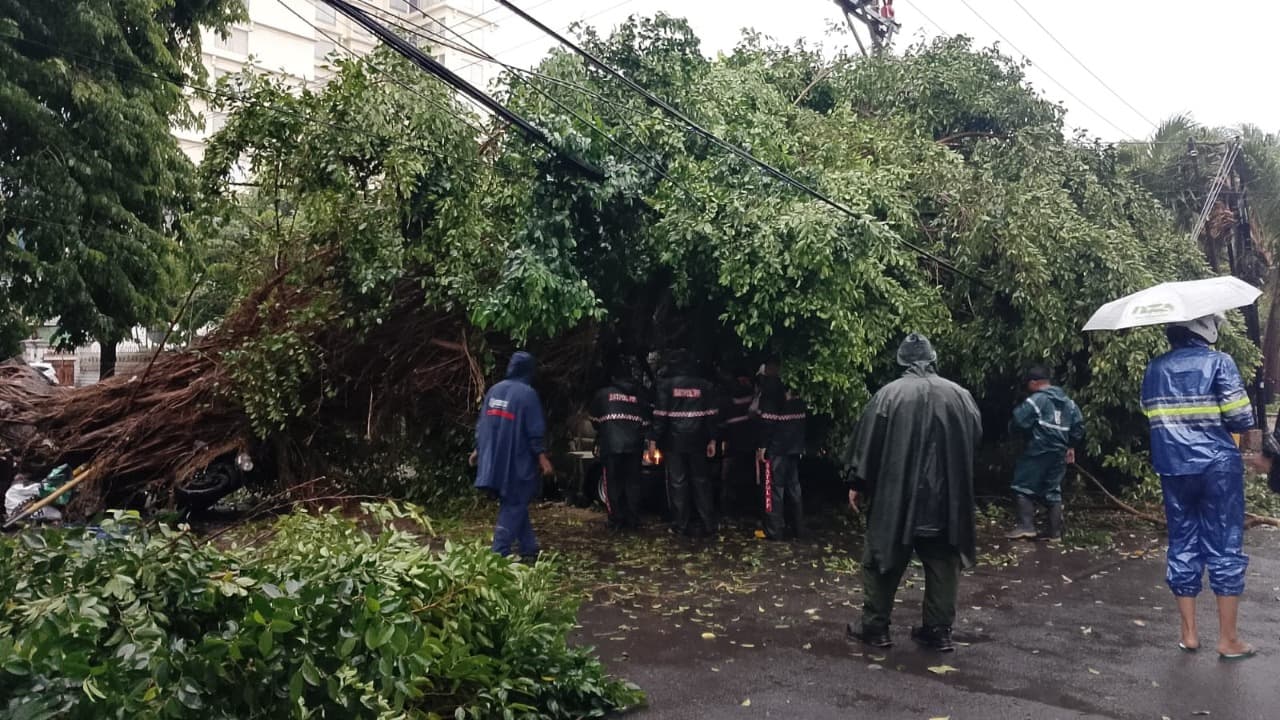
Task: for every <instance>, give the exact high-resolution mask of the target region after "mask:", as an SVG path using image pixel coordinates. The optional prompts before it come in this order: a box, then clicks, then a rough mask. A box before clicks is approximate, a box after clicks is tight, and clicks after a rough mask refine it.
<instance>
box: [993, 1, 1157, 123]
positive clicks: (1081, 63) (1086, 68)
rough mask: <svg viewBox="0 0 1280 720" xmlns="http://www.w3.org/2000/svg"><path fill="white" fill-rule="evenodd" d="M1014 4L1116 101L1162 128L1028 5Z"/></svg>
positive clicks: (1018, 2)
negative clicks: (1092, 68)
mask: <svg viewBox="0 0 1280 720" xmlns="http://www.w3.org/2000/svg"><path fill="white" fill-rule="evenodd" d="M1013 4H1015V5H1017V6H1018V7H1019V8H1020V9H1021V10H1022V12H1024V13H1026V15H1027V17H1029V18H1031V21H1032V22H1034V23H1035V24H1036V25H1037V26H1039V27H1040V29H1041V30H1043V31H1044V34H1045V35H1048V36H1049V39H1051V40H1053V41H1054V42H1055V43H1057V44H1058V47H1060V48H1062V51H1063V52H1065V53H1066V54H1067V56H1068V57H1070V58H1071V59H1072V60H1075V61H1076V64H1077V65H1079V66H1080V67H1082V68H1084V71H1085V72H1087V73H1089V74H1090V75H1092V76H1093V79H1094V80H1097V81H1098V84H1099V85H1101V86H1102V87H1104V88H1106V89H1107V92H1109V93H1111V94H1112V95H1114V96H1115V97H1116V99H1117V100H1119V101H1120V102H1122V103H1124V105H1125V107H1127V108H1129V109H1130V110H1132V111H1133V113H1134V114H1135V115H1137V116H1138V117H1140V118H1142V119H1143V120H1145V121H1146V122H1147V124H1148V125H1150V126H1151V127H1153V128H1159V127H1160V125H1159V123H1157V122H1155V121H1154V120H1152V119H1151V118H1149V117H1147V116H1146V115H1144V114H1142V111H1141V110H1139V109H1138V108H1136V107H1134V106H1133V103H1131V102H1129V101H1128V100H1127V99H1125V97H1124V96H1123V95H1121V94H1120V93H1118V92H1116V91H1115V89H1114V88H1112V87H1111V86H1110V85H1108V84H1107V81H1106V80H1103V79H1102V78H1100V77H1098V73H1096V72H1094V71H1093V70H1091V69H1090V68H1089V66H1088V65H1085V64H1084V61H1083V60H1081V59H1080V58H1078V57H1076V54H1075V53H1073V52H1071V50H1070V49H1069V48H1068V47H1067V46H1066V45H1064V44H1062V41H1061V40H1059V39H1058V36H1056V35H1054V34H1053V32H1051V31H1050V30H1049V28H1047V27H1045V26H1044V23H1042V22H1040V20H1039V19H1038V18H1037V17H1036V16H1035V15H1032V14H1031V11H1030V10H1028V9H1027V6H1026V5H1023V4H1022V1H1021V0H1013Z"/></svg>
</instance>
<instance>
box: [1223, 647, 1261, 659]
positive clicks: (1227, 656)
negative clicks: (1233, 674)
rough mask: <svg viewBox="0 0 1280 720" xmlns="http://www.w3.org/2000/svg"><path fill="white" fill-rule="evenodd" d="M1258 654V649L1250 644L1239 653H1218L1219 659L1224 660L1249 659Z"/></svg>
mask: <svg viewBox="0 0 1280 720" xmlns="http://www.w3.org/2000/svg"><path fill="white" fill-rule="evenodd" d="M1257 654H1258V651H1257V650H1256V649H1255V648H1253V647H1252V646H1250V647H1249V648H1248V649H1247V650H1245V651H1244V652H1238V653H1218V660H1220V661H1222V662H1235V661H1237V660H1248V659H1249V658H1251V657H1254V656H1255V655H1257Z"/></svg>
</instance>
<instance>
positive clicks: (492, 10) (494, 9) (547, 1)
mask: <svg viewBox="0 0 1280 720" xmlns="http://www.w3.org/2000/svg"><path fill="white" fill-rule="evenodd" d="M553 1H554V0H542V2H539V3H537V4H535V5H534V6H533V7H531V8H529V9H530V10H536V9H538V8H540V7H542V6H543V5H548V4H550V3H551V2H553ZM316 2H323V0H316ZM416 9H417V10H418V12H420V13H422V16H423V17H428V18H431V19H432V20H435V21H436V22H440V21H439V20H436V18H434V17H432V16H431V15H428V14H427V13H426V11H424V10H422V9H421V8H416ZM499 10H507V9H506V8H504V7H502V6H501V5H494V6H493V7H491V8H489V9H488V10H485V11H484V12H482V13H479V14H477V15H472V16H471V19H472V20H480V19H482V18H484V17H485V16H487V15H491V14H493V13H495V12H498V11H499ZM507 12H508V13H510V12H511V11H510V10H507ZM463 22H466V21H463ZM440 24H441V25H443V24H444V23H440ZM461 24H462V22H459V23H458V25H461ZM488 24H490V25H495V24H496V23H494V22H493V21H489V23H488ZM483 29H484V26H483V25H482V26H480V27H475V28H471V29H470V30H467V31H465V32H463V33H462V34H463V35H470V34H472V33H476V32H479V31H481V30H483Z"/></svg>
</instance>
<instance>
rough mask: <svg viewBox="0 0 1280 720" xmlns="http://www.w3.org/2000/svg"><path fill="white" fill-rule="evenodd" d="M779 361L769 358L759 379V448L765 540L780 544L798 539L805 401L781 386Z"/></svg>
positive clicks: (801, 513)
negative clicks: (786, 540)
mask: <svg viewBox="0 0 1280 720" xmlns="http://www.w3.org/2000/svg"><path fill="white" fill-rule="evenodd" d="M781 370H782V364H781V361H780V360H779V359H778V358H777V357H771V358H769V360H768V361H766V362H765V366H764V374H763V375H762V376H761V378H760V406H759V409H760V448H759V450H758V455H759V459H760V461H761V462H762V463H764V469H765V479H764V511H765V528H764V532H765V536H766V537H768V538H769V539H770V540H782V539H785V538H788V537H792V538H798V537H800V535H801V521H802V520H803V518H804V505H803V502H802V499H801V492H800V457H801V456H802V455H803V454H804V448H805V444H804V443H805V438H804V430H805V420H806V419H807V417H808V410H807V409H806V408H805V404H804V401H803V400H801V399H800V398H799V397H797V396H796V395H795V394H794V393H792V392H791V390H790V389H789V388H787V386H786V385H785V384H784V383H783V382H782V378H781V376H780V372H781Z"/></svg>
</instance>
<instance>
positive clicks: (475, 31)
mask: <svg viewBox="0 0 1280 720" xmlns="http://www.w3.org/2000/svg"><path fill="white" fill-rule="evenodd" d="M244 2H245V4H246V5H247V6H248V15H249V19H248V21H247V22H244V23H240V24H237V25H236V26H235V27H234V28H232V30H231V33H230V35H229V36H228V37H226V38H222V37H219V36H218V35H217V33H214V32H211V31H205V34H204V38H203V40H202V47H203V48H204V63H205V67H206V68H207V69H208V71H209V79H210V82H213V81H215V80H217V79H218V78H220V77H222V76H224V75H229V74H237V73H239V72H241V71H242V70H244V69H245V68H251V69H253V70H256V71H260V72H266V73H271V74H275V75H279V76H281V77H284V78H286V79H288V80H290V81H292V82H296V83H297V84H298V86H300V87H301V86H306V85H310V84H313V83H323V82H324V81H325V80H326V79H327V78H328V77H329V76H330V75H331V74H332V72H331V70H330V69H329V66H328V63H327V59H328V58H329V56H330V55H331V54H332V53H335V52H336V53H337V55H339V56H345V55H347V50H350V51H352V52H353V53H356V54H359V55H366V54H368V53H369V52H371V51H372V50H373V49H374V48H375V47H376V46H377V43H378V40H377V39H376V38H374V37H373V35H371V34H370V33H369V32H367V31H366V30H365V29H364V28H363V27H361V26H359V25H357V24H355V23H353V22H352V21H351V20H349V19H347V18H346V17H345V16H343V15H342V14H341V13H338V12H336V11H335V10H334V9H333V8H332V7H331V6H329V5H327V4H326V3H324V2H322V1H321V0H244ZM350 2H351V4H352V5H354V6H355V7H357V8H359V9H361V10H364V11H366V12H368V13H369V14H370V15H371V16H373V17H374V18H376V19H379V20H380V21H381V22H383V24H384V25H391V24H392V23H391V19H390V17H391V16H395V17H396V18H399V20H396V21H395V23H396V24H399V25H402V26H404V27H406V28H408V29H409V30H410V31H411V33H421V31H419V30H416V29H415V26H418V27H422V28H423V29H424V30H427V31H430V33H431V34H434V35H437V36H440V37H443V38H445V39H446V40H447V41H448V42H449V43H450V44H454V45H462V44H464V43H462V41H460V40H459V39H458V37H457V36H456V35H454V34H452V33H451V32H449V30H446V29H445V28H446V27H447V28H450V29H452V30H453V31H455V32H457V33H459V34H462V35H464V36H465V37H466V38H467V40H469V41H470V42H472V43H475V44H476V45H478V46H479V47H481V48H488V47H489V41H490V39H491V36H492V33H493V31H494V29H495V28H496V26H495V25H494V23H493V22H492V21H491V18H492V16H493V15H494V13H493V10H494V9H496V8H497V7H501V6H499V5H498V4H497V3H496V2H494V1H493V0H350ZM286 5H287V6H288V7H286ZM371 6H377V7H378V8H380V10H378V11H375V10H374V9H373V7H371ZM290 10H293V11H294V12H290ZM295 12H296V13H297V14H296V15H295V14H294V13H295ZM299 15H301V16H302V17H298V16H299ZM393 29H394V28H393ZM410 39H412V40H414V41H415V42H419V43H420V44H425V42H426V41H425V40H422V39H421V38H420V37H414V36H413V35H412V34H411V35H410ZM339 46H341V47H339ZM344 48H345V49H344ZM431 52H432V55H433V56H434V57H435V58H436V59H437V60H440V61H441V62H442V63H444V65H445V66H446V67H449V68H450V69H453V70H455V71H457V72H458V73H459V74H460V75H462V77H463V78H464V79H466V80H467V81H468V82H471V83H472V84H474V85H477V86H478V87H480V88H482V89H484V88H485V87H486V86H487V84H488V82H489V80H490V78H492V77H494V76H495V72H494V69H493V67H492V65H490V64H489V63H483V62H479V63H477V62H474V60H475V58H473V57H471V56H469V55H465V54H463V53H460V52H458V51H456V50H453V49H450V48H446V47H433V48H431ZM192 107H193V109H194V110H196V111H197V112H199V113H201V116H202V118H203V124H204V126H203V127H202V128H197V129H186V128H182V129H176V130H175V131H174V135H175V136H176V137H177V138H178V142H179V144H180V145H181V146H182V149H183V151H184V152H186V153H187V155H188V156H189V157H190V158H191V159H192V160H193V161H195V162H197V163H198V162H200V160H201V158H202V157H203V156H204V140H205V138H206V137H208V136H209V135H211V134H213V133H215V132H217V131H218V130H220V129H221V128H222V126H223V125H224V124H226V116H225V114H223V113H220V112H216V111H211V110H209V109H208V107H207V105H206V104H205V103H204V102H203V101H200V100H196V101H194V102H193V103H192Z"/></svg>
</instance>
